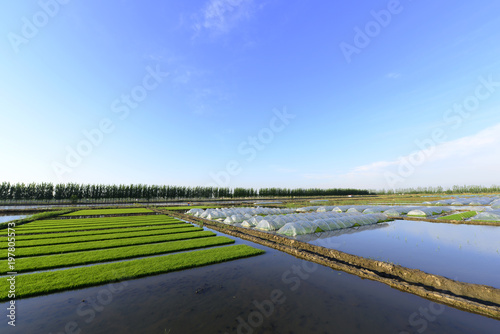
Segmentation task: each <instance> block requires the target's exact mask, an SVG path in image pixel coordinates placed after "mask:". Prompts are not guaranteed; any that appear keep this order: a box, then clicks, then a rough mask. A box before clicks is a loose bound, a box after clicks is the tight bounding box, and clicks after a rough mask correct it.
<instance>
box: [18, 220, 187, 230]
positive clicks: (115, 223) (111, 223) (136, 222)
mask: <svg viewBox="0 0 500 334" xmlns="http://www.w3.org/2000/svg"><path fill="white" fill-rule="evenodd" d="M172 221H177V222H179V220H176V219H161V220H151V221H148V220H144V221H135V222H134V221H132V222H128V221H122V222H118V221H116V222H89V223H70V224H58V223H47V224H44V223H38V224H33V225H31V224H27V225H24V226H23V227H22V228H23V229H30V228H62V227H87V226H89V227H90V226H117V225H127V224H140V223H160V222H172Z"/></svg>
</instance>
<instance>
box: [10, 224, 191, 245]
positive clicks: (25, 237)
mask: <svg viewBox="0 0 500 334" xmlns="http://www.w3.org/2000/svg"><path fill="white" fill-rule="evenodd" d="M189 226H193V225H190V224H187V223H185V224H171V225H170V224H169V225H158V226H151V227H130V228H121V229H109V230H100V231H99V235H105V234H117V235H118V234H121V233H131V232H138V231H144V232H146V231H161V230H164V229H170V228H181V227H189ZM86 235H96V232H95V231H84V232H60V233H45V234H27V235H16V241H20V240H22V241H25V240H43V239H55V240H57V239H60V238H67V237H78V236H86Z"/></svg>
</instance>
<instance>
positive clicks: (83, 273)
mask: <svg viewBox="0 0 500 334" xmlns="http://www.w3.org/2000/svg"><path fill="white" fill-rule="evenodd" d="M262 253H264V251H263V250H260V249H256V248H253V247H250V246H248V245H235V246H228V247H218V248H210V249H203V250H198V251H193V252H188V253H180V254H170V255H165V256H159V257H153V258H146V259H136V260H130V261H124V262H117V263H105V264H98V265H94V266H90V267H82V268H71V269H66V270H56V271H49V272H43V273H33V274H27V275H20V276H17V277H16V299H18V298H25V297H29V296H37V295H43V294H49V293H54V292H57V291H64V290H71V289H78V288H84V287H88V286H95V285H100V284H104V283H109V282H116V281H119V280H127V279H133V278H139V277H145V276H151V275H158V274H164V273H168V272H172V271H178V270H183V269H189V268H195V267H201V266H206V265H209V264H214V263H221V262H226V261H230V260H235V259H239V258H243V257H249V256H255V255H259V254H262ZM8 293H9V289H2V290H1V292H0V301H6V300H8Z"/></svg>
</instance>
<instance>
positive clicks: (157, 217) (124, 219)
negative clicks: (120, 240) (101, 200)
mask: <svg viewBox="0 0 500 334" xmlns="http://www.w3.org/2000/svg"><path fill="white" fill-rule="evenodd" d="M173 219H174V218H172V217H168V216H164V215H155V216H125V217H107V218H82V219H50V220H38V221H34V222H32V223H29V224H25V225H26V226H27V225H29V226H36V225H40V226H46V225H54V224H56V225H61V226H66V225H71V224H82V225H84V224H108V223H124V222H130V223H140V222H150V221H164V220H167V221H168V220H173Z"/></svg>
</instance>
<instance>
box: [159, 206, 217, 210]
mask: <svg viewBox="0 0 500 334" xmlns="http://www.w3.org/2000/svg"><path fill="white" fill-rule="evenodd" d="M216 208H220V206H211V205H195V206H187V205H185V206H158V209H164V210H189V209H216Z"/></svg>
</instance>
